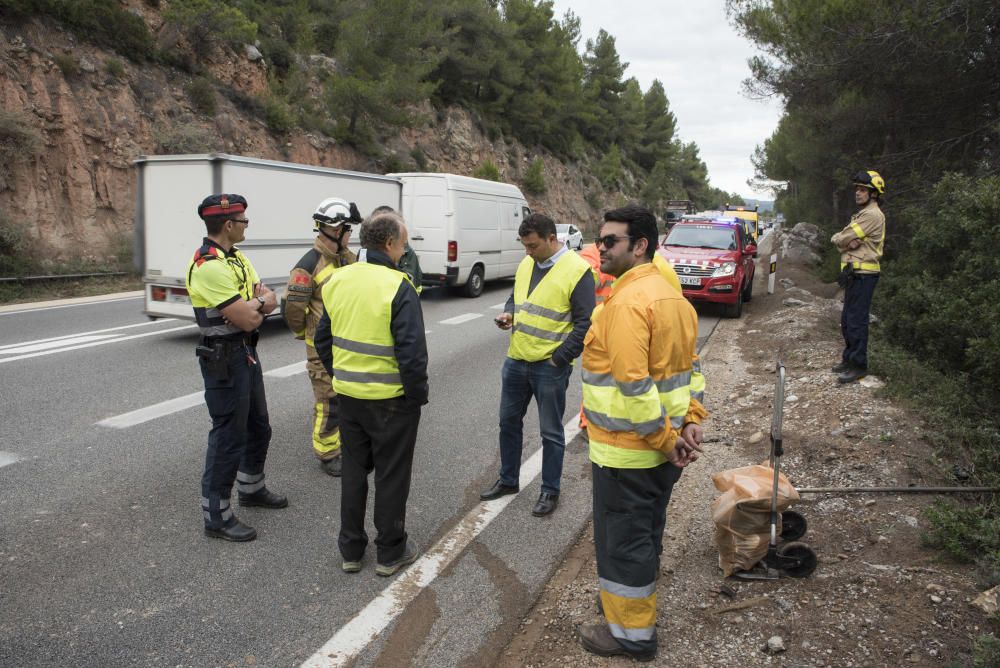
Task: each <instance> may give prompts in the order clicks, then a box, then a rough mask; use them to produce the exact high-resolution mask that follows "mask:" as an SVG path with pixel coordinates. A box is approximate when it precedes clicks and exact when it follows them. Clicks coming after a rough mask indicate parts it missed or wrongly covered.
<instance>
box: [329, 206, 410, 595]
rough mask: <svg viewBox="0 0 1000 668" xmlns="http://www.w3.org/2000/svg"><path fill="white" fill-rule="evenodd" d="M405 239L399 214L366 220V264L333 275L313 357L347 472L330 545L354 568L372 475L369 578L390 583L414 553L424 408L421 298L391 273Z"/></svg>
mask: <svg viewBox="0 0 1000 668" xmlns="http://www.w3.org/2000/svg"><path fill="white" fill-rule="evenodd" d="M406 238H407V233H406V225H405V224H404V223H403V219H402V218H400V217H399V215H397V214H395V213H388V212H385V213H379V214H375V215H373V216H372V217H371V218H370V219H368V220H366V221H365V223H364V225H362V226H361V245H362V246H363V247H364V250H365V259H364V261H359V262H357V263H355V264H352V265H350V266H348V267H344V268H343V269H341V270H339V271H336V272H334V274H333V276H332V277H331V278H330V280H329V281H328V282H327V284H326V286H325V287H324V288H323V303H324V304H325V306H326V311H325V312H324V314H323V317H322V318H321V319H320V323H319V325H318V326H317V328H316V352H317V353H318V354H319V356H320V359H321V360H323V365H324V366H325V367H326V369H327V371H329V372H330V375H331V376H332V377H333V387H334V389H335V390H336V391H337V402H338V404H339V406H340V418H341V423H340V429H341V435H342V437H343V443H344V466H343V469H344V475H343V478H342V479H341V485H340V535H339V537H338V540H337V543H338V546H339V547H340V553H341V556H342V557H343V563H342V566H341V567H342V568H343V570H344V571H345V572H347V573H356V572H358V571H360V570H361V561H362V557H363V556H364V553H365V549H366V547H367V545H368V535H367V533H366V532H365V505H366V502H367V499H368V474H369V473H371V471H372V469H374V470H375V512H374V523H375V528H376V529H377V530H378V536H377V537H376V538H375V546H376V558H377V559H378V565H377V566H376V567H375V573H376V574H377V575H381V576H390V575H392V574H393V573H395V572H396V571H398V570H399V569H401V568H403V567H404V566H406V565H407V564H410V563H413V561H415V560H416V558H417V555H418V554H419V553H420V549H419V548H418V547H417V544H416V543H415V542H414V541H413V540H411V539H410V538H409V537H408V536H407V533H406V500H407V497H408V496H409V493H410V473H411V471H412V467H413V450H414V447H415V445H416V441H417V428H418V426H419V424H420V407H421V406H422V405H424V404H426V403H427V339H426V336H425V333H424V319H423V313H422V311H421V310H420V298H419V297H418V296H417V292H416V290H415V289H414V287H413V284H412V283H410V280H409V278H408V277H407V275H406V274H405V273H403V272H402V271H400V270H399V268H398V264H399V259H400V257H402V255H403V248H404V246H405V245H406Z"/></svg>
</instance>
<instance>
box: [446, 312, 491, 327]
mask: <svg viewBox="0 0 1000 668" xmlns="http://www.w3.org/2000/svg"><path fill="white" fill-rule="evenodd" d="M482 317H483V314H482V313H463V314H462V315H456V316H455V317H454V318H448V319H447V320H442V321H441V324H442V325H461V324H462V323H463V322H469V321H470V320H475V319H476V318H482Z"/></svg>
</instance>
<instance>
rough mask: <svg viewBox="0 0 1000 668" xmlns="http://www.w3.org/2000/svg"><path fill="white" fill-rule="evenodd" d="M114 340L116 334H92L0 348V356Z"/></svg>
mask: <svg viewBox="0 0 1000 668" xmlns="http://www.w3.org/2000/svg"><path fill="white" fill-rule="evenodd" d="M113 338H115V335H114V334H91V335H90V336H69V337H66V338H65V339H62V340H59V341H46V342H44V343H22V344H18V345H14V346H3V347H0V355H20V354H21V353H34V352H41V351H45V350H52V349H54V348H59V347H61V346H72V345H76V344H78V343H90V342H91V341H103V340H104V339H113Z"/></svg>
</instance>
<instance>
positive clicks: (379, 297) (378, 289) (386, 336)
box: [323, 263, 409, 399]
mask: <svg viewBox="0 0 1000 668" xmlns="http://www.w3.org/2000/svg"><path fill="white" fill-rule="evenodd" d="M406 280H409V279H408V278H407V276H406V274H404V273H403V272H401V271H398V270H395V269H390V268H388V267H384V266H381V265H377V264H369V263H357V264H351V265H348V266H346V267H343V268H342V269H339V270H338V271H335V272H333V275H332V276H331V277H330V280H329V281H327V283H326V285H325V286H324V287H323V303H324V304H325V305H326V312H327V313H328V314H329V318H330V333H331V335H332V337H333V340H332V349H333V389H334V391H335V392H336V393H337V394H343V395H346V396H348V397H354V398H355V399H391V398H393V397H401V396H403V384H402V380H401V378H400V375H399V364H398V362H397V361H396V354H395V349H394V341H393V338H392V332H391V330H390V324H391V321H392V300H393V299H394V298H395V296H396V292H397V291H398V290H399V285H400V282H401V281H406ZM334 305H335V306H334Z"/></svg>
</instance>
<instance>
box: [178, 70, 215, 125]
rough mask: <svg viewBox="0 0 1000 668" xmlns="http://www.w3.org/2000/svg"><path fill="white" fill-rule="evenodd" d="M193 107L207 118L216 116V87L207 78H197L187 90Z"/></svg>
mask: <svg viewBox="0 0 1000 668" xmlns="http://www.w3.org/2000/svg"><path fill="white" fill-rule="evenodd" d="M185 91H186V92H187V96H188V99H189V100H191V106H192V107H194V109H195V111H197V112H198V113H199V114H204V115H205V116H215V111H216V99H215V86H213V85H212V82H211V81H209V80H208V79H207V78H205V77H197V78H195V79H194V81H192V82H191V83H189V84H188V85H187V88H186V89H185Z"/></svg>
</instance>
